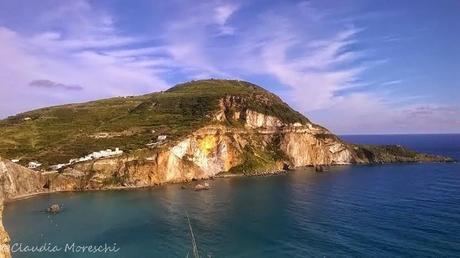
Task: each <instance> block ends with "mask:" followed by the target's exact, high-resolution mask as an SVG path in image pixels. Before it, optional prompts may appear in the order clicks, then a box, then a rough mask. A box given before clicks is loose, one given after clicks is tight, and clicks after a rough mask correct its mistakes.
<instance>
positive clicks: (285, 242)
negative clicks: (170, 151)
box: [4, 135, 460, 258]
mask: <svg viewBox="0 0 460 258" xmlns="http://www.w3.org/2000/svg"><path fill="white" fill-rule="evenodd" d="M343 139H345V140H346V141H349V142H354V143H378V144H387V143H398V144H402V145H405V146H408V147H411V148H414V149H416V150H419V151H424V152H429V153H435V154H443V155H449V156H452V157H454V158H456V159H458V160H460V135H415V136H414V135H412V136H405V135H398V136H394V135H393V136H388V135H385V136H343ZM210 184H211V187H212V188H211V190H209V191H202V192H194V191H193V190H191V189H190V188H191V185H188V187H189V188H188V189H185V190H182V189H181V187H180V185H166V186H163V187H158V188H154V189H149V190H134V191H109V192H91V193H58V194H51V195H43V196H38V197H35V198H32V199H27V200H22V201H18V202H14V203H10V204H8V205H7V207H6V208H5V214H4V224H5V226H6V228H7V230H8V231H9V233H10V235H11V238H12V243H13V244H16V245H14V246H13V247H16V250H13V251H15V253H14V254H13V257H136V258H137V257H139V258H142V257H186V256H187V254H188V253H190V254H189V257H192V253H191V238H190V234H189V228H188V223H187V217H186V213H188V214H189V217H190V221H191V225H192V227H193V231H194V234H195V238H196V242H197V245H198V247H199V251H200V255H201V256H202V257H207V256H208V255H209V256H211V257H324V256H325V257H343V256H352V257H401V256H404V257H455V256H456V257H459V256H460V164H459V163H451V164H391V165H379V166H342V167H334V168H331V169H329V171H327V172H324V173H315V172H314V171H312V170H311V169H299V170H297V171H294V172H292V173H288V174H286V175H279V176H272V177H251V178H231V179H216V180H214V181H211V182H210ZM52 203H59V204H62V205H63V207H64V210H63V212H62V213H60V214H57V215H54V216H50V215H48V214H46V213H44V212H43V210H44V209H45V208H46V207H48V206H49V205H50V204H52ZM20 243H22V248H23V249H24V248H25V246H26V245H28V246H30V247H31V246H40V245H43V244H48V243H49V245H50V246H55V245H56V246H57V247H59V248H63V249H62V250H61V251H59V252H57V253H50V252H43V253H31V252H26V253H21V252H19V250H18V249H19V244H20ZM66 243H67V244H72V243H75V245H78V246H88V245H104V244H108V246H112V247H113V246H114V244H116V248H119V251H118V252H116V253H96V254H94V253H81V252H80V253H77V252H76V251H77V249H73V251H72V250H71V249H70V250H69V249H68V250H67V252H65V249H64V248H65V245H66Z"/></svg>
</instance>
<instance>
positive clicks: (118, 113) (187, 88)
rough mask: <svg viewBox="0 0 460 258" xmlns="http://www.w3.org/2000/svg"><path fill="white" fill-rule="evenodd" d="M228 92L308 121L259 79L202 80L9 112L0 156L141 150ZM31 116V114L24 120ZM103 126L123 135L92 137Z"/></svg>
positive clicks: (205, 119)
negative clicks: (131, 94)
mask: <svg viewBox="0 0 460 258" xmlns="http://www.w3.org/2000/svg"><path fill="white" fill-rule="evenodd" d="M228 95H235V96H243V97H249V98H251V99H254V100H256V101H250V102H248V105H249V108H251V109H254V110H256V111H259V112H261V113H265V114H268V115H274V116H277V117H279V118H280V119H281V120H283V121H285V122H297V121H306V118H305V117H304V116H302V115H301V114H300V113H298V112H296V111H294V110H292V109H291V108H290V107H289V106H287V105H286V104H285V103H283V102H282V101H281V100H280V99H279V98H278V97H277V96H275V95H273V94H271V93H269V92H267V91H265V90H264V89H262V88H260V87H258V86H256V85H253V84H250V83H247V82H242V81H229V80H203V81H195V82H189V83H185V84H180V85H177V86H175V87H173V88H171V89H169V90H167V91H165V92H161V93H153V94H148V95H143V96H137V97H129V98H111V99H104V100H99V101H92V102H87V103H82V104H70V105H63V106H56V107H49V108H43V109H38V110H34V111H30V112H26V113H22V114H18V115H16V116H12V117H9V118H7V119H5V120H1V121H0V156H3V157H5V158H9V159H13V158H22V160H21V162H22V163H23V164H25V163H27V162H28V161H31V160H38V161H40V162H42V163H43V164H44V165H51V164H57V163H62V162H67V161H68V160H69V159H71V158H76V157H81V156H84V155H86V154H88V153H90V152H93V151H99V150H102V149H107V148H115V147H120V148H122V149H123V150H126V151H130V150H136V149H139V148H143V147H144V146H145V144H146V143H148V142H150V141H151V140H152V139H156V137H157V136H158V135H160V134H166V135H168V139H169V140H175V139H178V138H180V137H183V136H185V135H187V134H188V133H190V132H192V131H193V130H195V129H197V128H199V127H201V126H203V125H204V124H207V123H210V122H211V114H212V113H213V112H214V111H215V110H216V109H217V107H218V101H219V99H220V98H222V97H224V96H228ZM258 99H262V100H264V101H257V100H258ZM26 117H30V118H31V120H28V121H24V118H26ZM152 130H155V133H152ZM100 132H110V133H118V134H120V135H119V136H116V137H111V138H105V139H95V138H94V137H91V136H92V135H94V134H96V133H100Z"/></svg>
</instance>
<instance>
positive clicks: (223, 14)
mask: <svg viewBox="0 0 460 258" xmlns="http://www.w3.org/2000/svg"><path fill="white" fill-rule="evenodd" d="M236 10H238V6H237V5H234V4H224V5H220V6H217V7H215V8H214V13H215V19H216V22H217V24H219V25H221V26H223V25H225V24H226V23H227V20H228V19H229V18H230V16H232V14H233V13H234V12H235V11H236Z"/></svg>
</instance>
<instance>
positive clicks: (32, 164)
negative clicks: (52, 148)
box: [28, 161, 42, 169]
mask: <svg viewBox="0 0 460 258" xmlns="http://www.w3.org/2000/svg"><path fill="white" fill-rule="evenodd" d="M41 165H42V164H41V163H38V162H37V161H31V162H29V165H28V168H30V169H36V168H39V167H40V166H41Z"/></svg>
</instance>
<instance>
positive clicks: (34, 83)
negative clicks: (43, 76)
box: [29, 80, 83, 90]
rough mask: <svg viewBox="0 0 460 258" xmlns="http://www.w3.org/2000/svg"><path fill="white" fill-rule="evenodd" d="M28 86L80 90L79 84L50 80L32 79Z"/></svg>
mask: <svg viewBox="0 0 460 258" xmlns="http://www.w3.org/2000/svg"><path fill="white" fill-rule="evenodd" d="M29 86H31V87H37V88H45V89H63V90H82V89H83V87H82V86H80V85H71V84H64V83H60V82H53V81H50V80H34V81H31V82H29Z"/></svg>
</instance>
